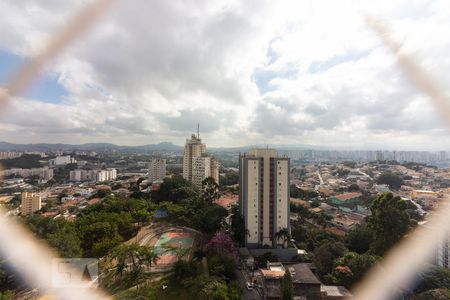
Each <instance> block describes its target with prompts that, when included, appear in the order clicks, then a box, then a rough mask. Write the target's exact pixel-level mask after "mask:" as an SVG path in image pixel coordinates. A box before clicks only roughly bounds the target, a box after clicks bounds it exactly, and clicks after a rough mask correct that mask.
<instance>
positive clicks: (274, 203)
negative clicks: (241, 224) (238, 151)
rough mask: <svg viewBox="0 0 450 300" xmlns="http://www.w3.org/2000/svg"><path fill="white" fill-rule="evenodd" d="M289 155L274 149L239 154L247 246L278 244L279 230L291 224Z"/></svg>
mask: <svg viewBox="0 0 450 300" xmlns="http://www.w3.org/2000/svg"><path fill="white" fill-rule="evenodd" d="M289 164H290V161H289V158H287V157H279V156H278V154H277V151H276V150H274V149H254V150H251V151H250V152H249V153H244V154H243V155H240V156H239V180H240V182H239V207H240V212H241V214H242V216H243V217H244V221H245V229H246V230H247V232H248V234H247V235H246V237H245V244H246V246H247V247H254V248H257V247H263V246H265V245H267V246H269V247H277V246H278V245H280V244H282V243H283V241H282V240H278V239H277V238H276V234H277V232H279V231H280V230H282V229H287V230H290V227H289V212H290V209H289V167H290V166H289Z"/></svg>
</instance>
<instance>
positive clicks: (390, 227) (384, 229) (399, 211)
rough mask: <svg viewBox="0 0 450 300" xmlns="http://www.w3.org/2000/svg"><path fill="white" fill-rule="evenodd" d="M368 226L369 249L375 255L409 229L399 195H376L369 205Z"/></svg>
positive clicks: (404, 204) (384, 249) (404, 208)
mask: <svg viewBox="0 0 450 300" xmlns="http://www.w3.org/2000/svg"><path fill="white" fill-rule="evenodd" d="M370 209H371V211H372V215H371V216H370V217H369V218H368V222H367V225H368V228H369V230H370V231H371V233H372V237H373V239H372V243H371V245H370V249H371V251H372V253H374V254H376V255H380V256H381V255H383V254H384V253H385V252H386V251H387V250H388V249H389V248H391V247H392V246H393V245H394V244H395V243H397V242H398V241H399V240H400V239H402V238H403V236H404V235H405V234H406V233H407V232H408V230H409V229H410V224H411V222H410V219H409V216H408V214H407V213H406V203H405V201H404V200H402V199H401V198H400V197H399V196H395V197H394V195H393V194H392V193H386V194H382V195H380V196H378V198H377V199H375V200H374V202H373V204H372V206H371V208H370Z"/></svg>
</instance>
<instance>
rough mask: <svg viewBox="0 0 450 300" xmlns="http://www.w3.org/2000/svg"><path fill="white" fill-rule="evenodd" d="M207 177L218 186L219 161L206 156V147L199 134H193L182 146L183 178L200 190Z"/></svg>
mask: <svg viewBox="0 0 450 300" xmlns="http://www.w3.org/2000/svg"><path fill="white" fill-rule="evenodd" d="M207 177H212V178H214V180H215V181H216V183H217V184H219V161H218V160H217V159H216V158H215V157H212V156H209V155H208V154H206V145H205V144H203V143H202V140H201V139H200V134H199V133H197V135H195V134H193V135H192V136H191V138H190V139H187V140H186V144H185V145H184V156H183V178H184V179H186V180H189V181H191V182H192V183H193V184H194V185H195V186H197V187H198V188H201V187H202V181H203V180H204V179H205V178H207Z"/></svg>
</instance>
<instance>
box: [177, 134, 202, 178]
mask: <svg viewBox="0 0 450 300" xmlns="http://www.w3.org/2000/svg"><path fill="white" fill-rule="evenodd" d="M204 153H206V145H205V144H203V143H202V140H201V139H200V136H199V135H195V134H193V135H192V136H191V138H190V139H187V140H186V144H185V145H184V155H183V178H184V179H186V180H189V181H192V168H193V162H194V159H195V158H196V157H200V156H202V154H204Z"/></svg>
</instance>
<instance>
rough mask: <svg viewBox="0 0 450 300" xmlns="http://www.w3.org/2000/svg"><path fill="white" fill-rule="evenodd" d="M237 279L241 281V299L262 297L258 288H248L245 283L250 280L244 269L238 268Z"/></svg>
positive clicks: (252, 299) (256, 299)
mask: <svg viewBox="0 0 450 300" xmlns="http://www.w3.org/2000/svg"><path fill="white" fill-rule="evenodd" d="M236 275H237V280H238V282H239V287H240V288H241V291H242V294H241V299H244V300H260V299H262V298H261V296H260V295H259V293H258V291H256V289H253V290H251V291H249V290H247V288H246V287H245V283H246V282H247V281H248V280H247V276H246V274H245V272H244V270H236Z"/></svg>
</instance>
